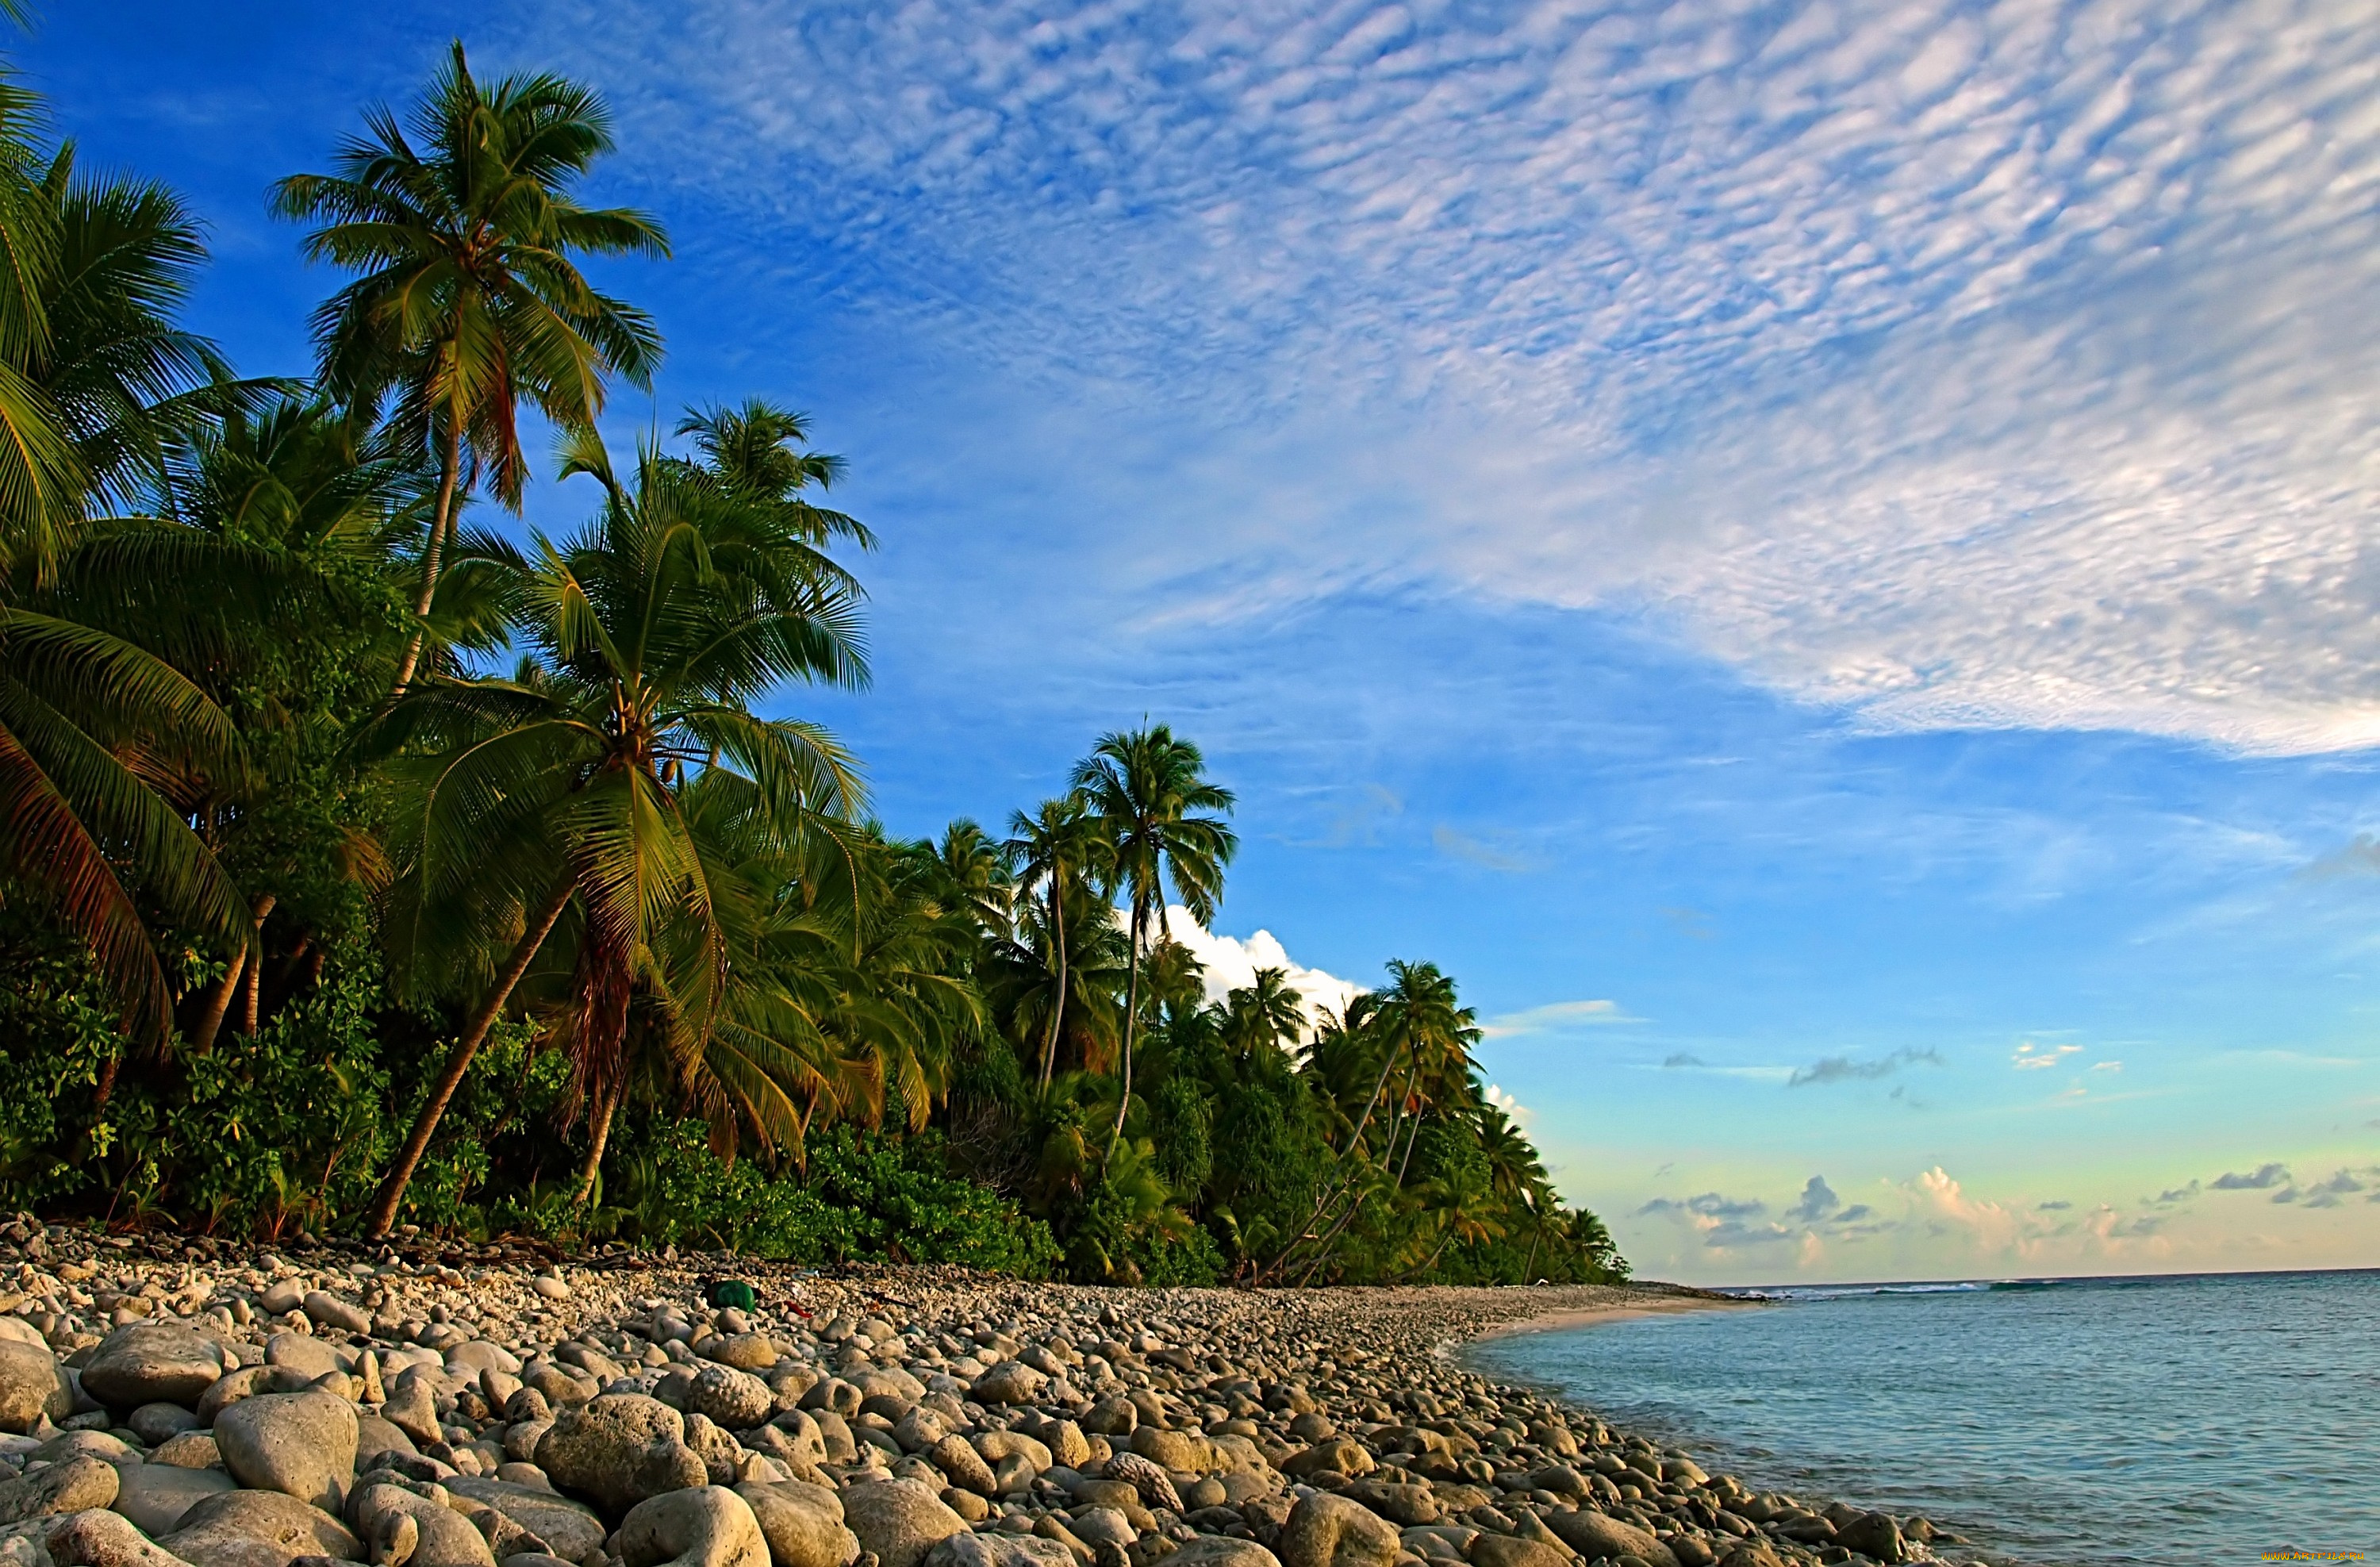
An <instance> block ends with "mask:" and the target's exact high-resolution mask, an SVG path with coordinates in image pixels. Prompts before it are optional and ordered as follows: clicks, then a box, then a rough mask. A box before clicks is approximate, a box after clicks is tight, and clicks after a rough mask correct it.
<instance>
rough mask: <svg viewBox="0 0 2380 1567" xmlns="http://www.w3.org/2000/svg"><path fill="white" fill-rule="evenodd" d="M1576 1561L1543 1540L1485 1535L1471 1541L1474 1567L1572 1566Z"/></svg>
mask: <svg viewBox="0 0 2380 1567" xmlns="http://www.w3.org/2000/svg"><path fill="white" fill-rule="evenodd" d="M1571 1561H1572V1558H1571V1557H1570V1556H1569V1555H1567V1554H1566V1553H1564V1552H1562V1551H1559V1550H1556V1549H1554V1548H1553V1547H1552V1546H1549V1545H1547V1544H1546V1543H1544V1542H1543V1541H1541V1540H1524V1539H1515V1538H1513V1537H1512V1536H1510V1535H1482V1536H1480V1537H1478V1538H1477V1539H1475V1540H1473V1541H1472V1542H1471V1567H1571Z"/></svg>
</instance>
